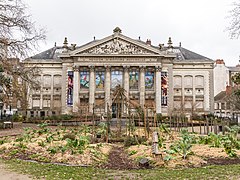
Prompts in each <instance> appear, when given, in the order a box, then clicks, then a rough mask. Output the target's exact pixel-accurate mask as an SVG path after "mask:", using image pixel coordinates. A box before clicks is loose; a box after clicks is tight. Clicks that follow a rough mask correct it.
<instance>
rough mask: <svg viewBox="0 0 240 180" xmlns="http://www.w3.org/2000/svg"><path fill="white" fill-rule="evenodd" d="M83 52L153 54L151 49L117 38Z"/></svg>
mask: <svg viewBox="0 0 240 180" xmlns="http://www.w3.org/2000/svg"><path fill="white" fill-rule="evenodd" d="M82 54H98V55H100V54H114V55H116V54H129V55H131V54H152V52H150V51H149V50H146V49H143V48H142V47H139V46H137V45H135V44H131V43H129V42H126V41H123V40H119V39H117V38H115V39H113V40H112V41H109V42H107V43H103V44H100V45H98V46H96V47H94V48H91V49H88V50H86V51H84V52H83V53H82Z"/></svg>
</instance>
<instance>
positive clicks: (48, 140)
mask: <svg viewBox="0 0 240 180" xmlns="http://www.w3.org/2000/svg"><path fill="white" fill-rule="evenodd" d="M53 140H54V138H53V135H52V134H51V135H50V136H47V137H46V141H47V142H48V143H51V142H52V141H53Z"/></svg>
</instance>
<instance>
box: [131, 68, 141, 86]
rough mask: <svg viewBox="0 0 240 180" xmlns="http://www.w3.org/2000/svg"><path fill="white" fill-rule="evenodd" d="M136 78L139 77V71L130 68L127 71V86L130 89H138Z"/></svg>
mask: <svg viewBox="0 0 240 180" xmlns="http://www.w3.org/2000/svg"><path fill="white" fill-rule="evenodd" d="M138 78H139V72H138V71H137V70H135V69H134V70H131V71H130V72H129V88H130V89H133V90H134V89H135V90H137V89H138Z"/></svg>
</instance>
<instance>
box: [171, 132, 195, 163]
mask: <svg viewBox="0 0 240 180" xmlns="http://www.w3.org/2000/svg"><path fill="white" fill-rule="evenodd" d="M170 148H171V149H172V150H174V151H175V152H177V153H179V154H181V155H182V158H183V159H186V158H187V156H188V155H189V154H191V153H192V151H191V148H192V136H191V135H190V134H189V132H188V130H187V129H182V130H181V139H180V140H179V141H177V142H176V143H175V144H173V145H172V146H171V147H170Z"/></svg>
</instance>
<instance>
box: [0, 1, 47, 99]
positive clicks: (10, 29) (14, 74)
mask: <svg viewBox="0 0 240 180" xmlns="http://www.w3.org/2000/svg"><path fill="white" fill-rule="evenodd" d="M26 10H27V7H26V5H25V4H24V3H23V2H22V1H21V0H0V85H1V86H2V89H3V91H5V93H3V94H4V95H2V96H1V97H0V98H1V99H0V100H2V101H3V102H6V100H7V99H9V98H6V97H8V96H9V94H10V95H11V94H13V93H14V95H15V96H22V94H21V93H22V91H23V90H24V91H25V90H26V89H27V88H26V87H25V88H23V87H22V86H23V85H24V86H29V85H30V86H32V85H36V84H37V83H36V81H35V80H34V75H36V74H38V73H39V72H38V69H37V68H36V67H31V68H29V67H28V68H26V67H25V66H23V65H21V63H20V61H21V59H23V58H26V57H27V56H28V55H29V53H30V52H31V51H32V50H34V49H36V48H37V46H38V41H39V40H44V39H45V32H44V30H43V29H38V28H36V26H35V24H34V22H33V21H32V20H31V16H30V15H29V14H27V13H26ZM19 60H20V61H19ZM19 80H21V81H22V83H19V84H18V82H19ZM24 93H25V92H24Z"/></svg>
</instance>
